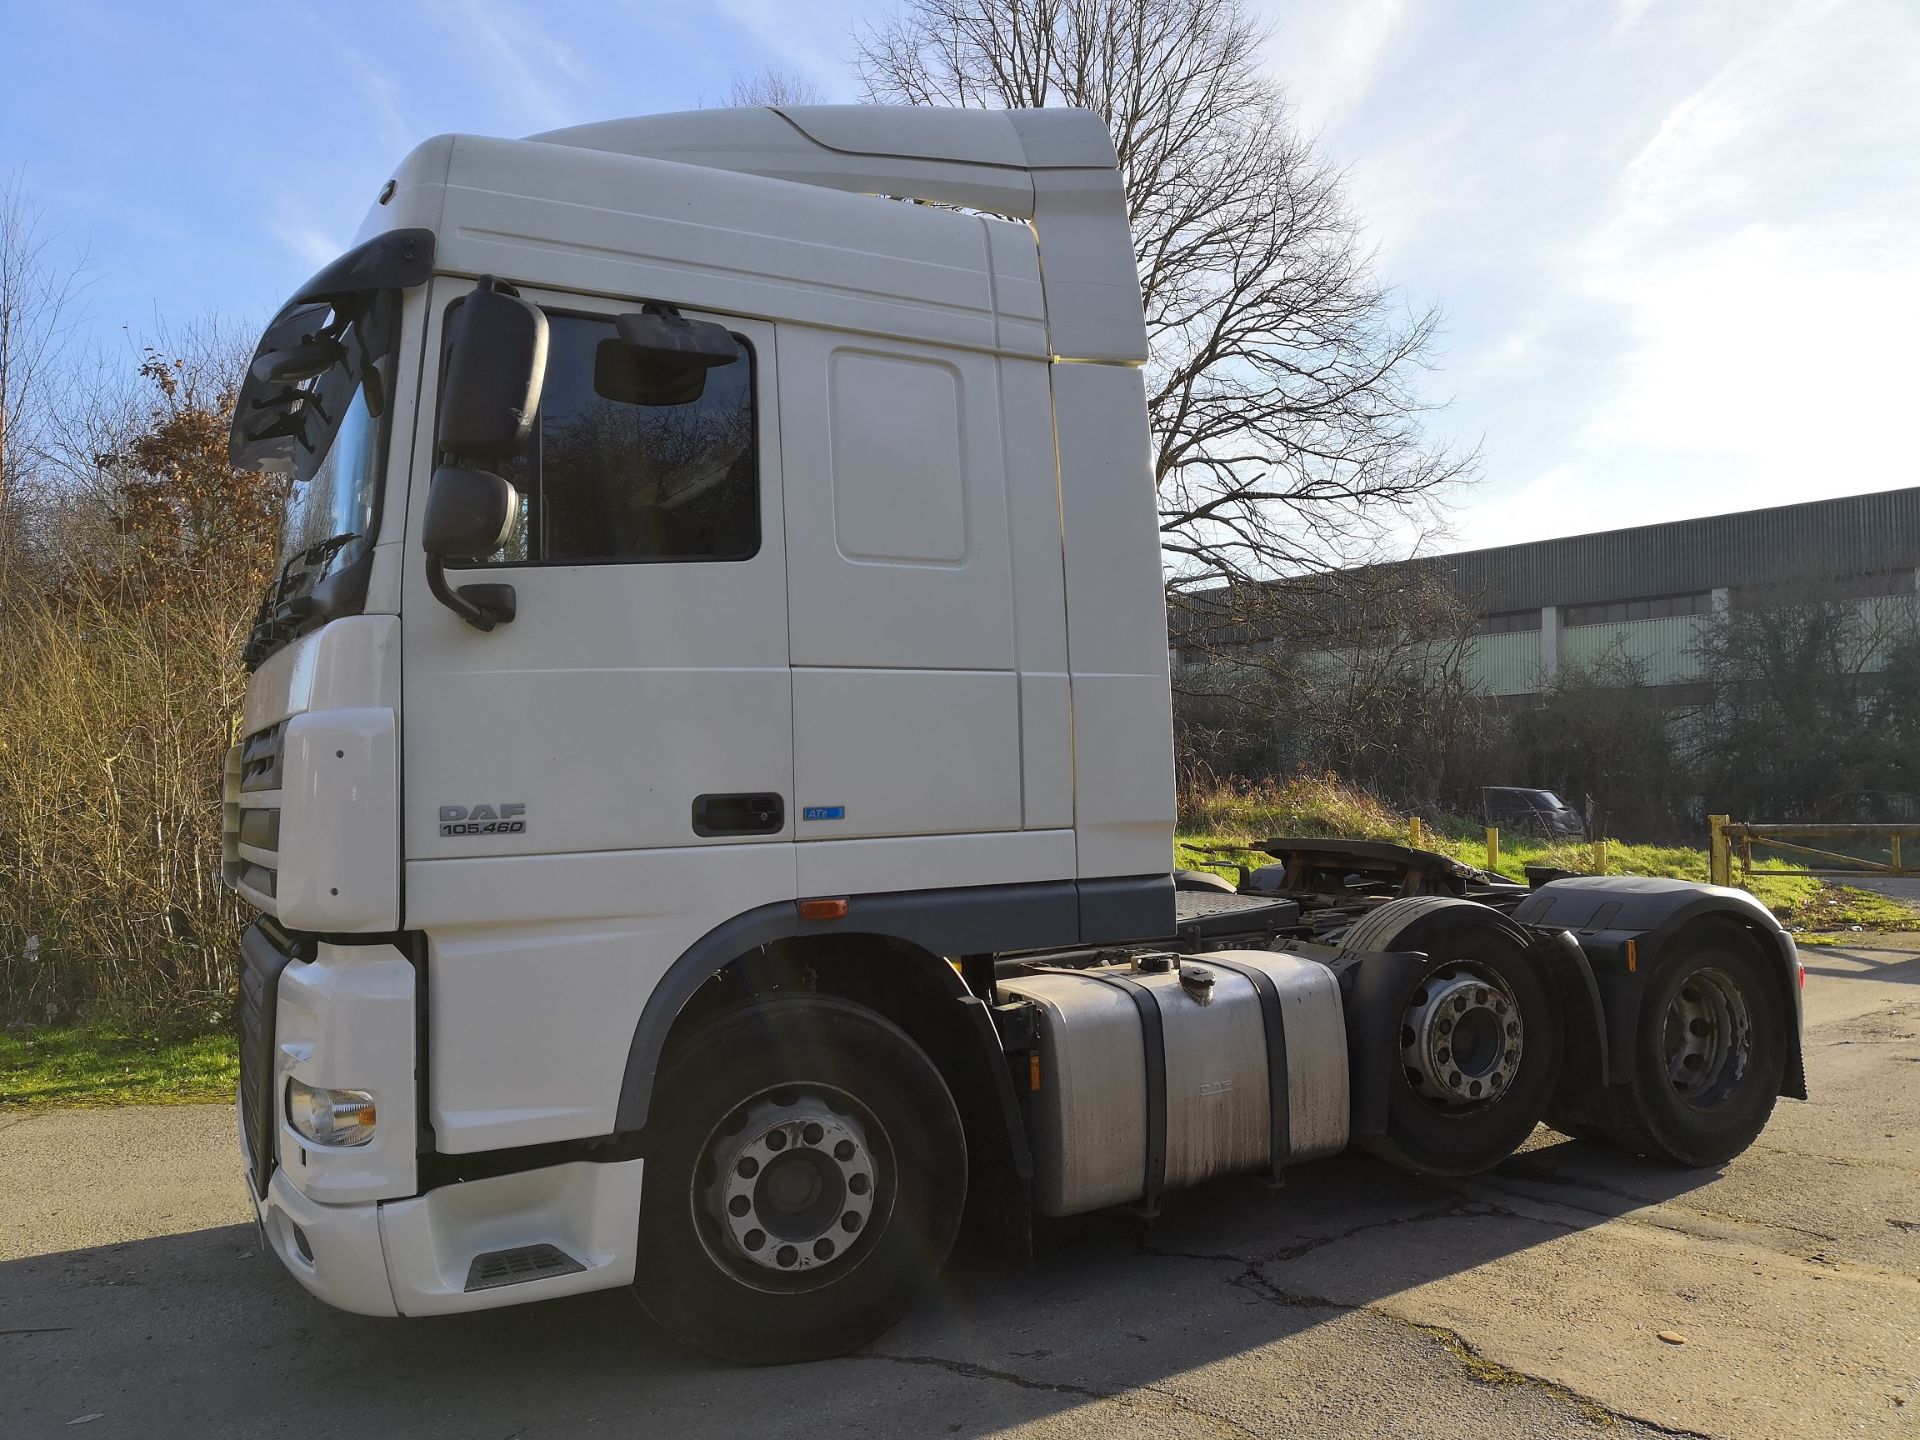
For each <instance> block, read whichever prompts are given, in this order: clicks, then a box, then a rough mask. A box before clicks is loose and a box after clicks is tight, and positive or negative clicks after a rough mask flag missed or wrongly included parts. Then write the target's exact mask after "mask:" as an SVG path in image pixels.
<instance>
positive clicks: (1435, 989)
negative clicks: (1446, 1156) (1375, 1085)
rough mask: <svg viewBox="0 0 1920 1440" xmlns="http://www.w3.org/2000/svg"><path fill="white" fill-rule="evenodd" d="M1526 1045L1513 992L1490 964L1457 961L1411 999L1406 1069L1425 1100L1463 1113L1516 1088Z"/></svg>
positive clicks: (1403, 1050)
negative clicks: (1515, 1078) (1516, 1080)
mask: <svg viewBox="0 0 1920 1440" xmlns="http://www.w3.org/2000/svg"><path fill="white" fill-rule="evenodd" d="M1525 1044H1526V1027H1525V1025H1524V1024H1523V1022H1522V1021H1521V1019H1520V1002H1519V1001H1518V1000H1517V999H1515V997H1514V993H1513V990H1512V987H1510V986H1509V985H1508V984H1507V982H1506V981H1505V980H1504V979H1502V978H1501V977H1500V975H1499V974H1497V973H1496V972H1495V971H1494V970H1493V969H1492V968H1491V967H1489V966H1486V965H1480V964H1476V963H1473V962H1469V961H1454V962H1451V963H1449V964H1446V965H1442V966H1440V967H1439V968H1438V969H1437V970H1435V971H1434V972H1433V973H1432V974H1430V975H1428V976H1427V977H1426V979H1424V980H1422V981H1421V982H1420V984H1419V986H1418V987H1417V988H1415V990H1414V992H1413V996H1412V998H1411V999H1410V1000H1409V1001H1408V1002H1407V1008H1406V1013H1405V1014H1404V1016H1403V1017H1402V1019H1401V1025H1400V1064H1401V1067H1402V1069H1403V1070H1404V1071H1405V1074H1406V1078H1407V1083H1408V1084H1409V1085H1410V1086H1411V1087H1412V1088H1413V1093H1414V1094H1415V1095H1417V1096H1418V1097H1419V1098H1420V1099H1421V1100H1422V1101H1423V1102H1424V1103H1426V1104H1427V1105H1429V1106H1431V1107H1433V1108H1434V1109H1437V1110H1443V1111H1448V1112H1454V1113H1458V1112H1461V1111H1466V1110H1473V1109H1478V1108H1481V1107H1484V1106H1486V1105H1490V1104H1492V1103H1493V1102H1494V1101H1496V1100H1498V1099H1499V1098H1500V1097H1501V1096H1503V1095H1505V1094H1506V1093H1507V1092H1508V1090H1510V1089H1511V1088H1512V1086H1513V1080H1514V1077H1515V1076H1516V1075H1517V1074H1518V1073H1519V1070H1520V1061H1521V1058H1522V1056H1523V1055H1524V1053H1525Z"/></svg>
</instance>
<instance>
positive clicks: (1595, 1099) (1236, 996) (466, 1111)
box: [224, 106, 1804, 1361]
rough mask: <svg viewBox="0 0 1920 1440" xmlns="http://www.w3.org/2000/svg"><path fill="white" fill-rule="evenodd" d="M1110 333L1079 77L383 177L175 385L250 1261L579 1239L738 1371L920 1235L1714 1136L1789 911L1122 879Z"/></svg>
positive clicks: (603, 1277) (1138, 762)
mask: <svg viewBox="0 0 1920 1440" xmlns="http://www.w3.org/2000/svg"><path fill="white" fill-rule="evenodd" d="M903 201H924V202H932V203H924V204H912V203H903ZM1003 217H1012V218H1003ZM1146 358H1147V347H1146V336H1145V330H1144V325H1143V321H1142V315H1141V305H1140V294H1139V288H1138V284H1137V280H1136V275H1135V270H1134V259H1133V253H1132V248H1131V246H1130V243H1129V237H1128V229H1127V211H1126V203H1125V197H1124V194H1123V191H1122V186H1121V181H1120V177H1119V175H1118V173H1117V171H1116V168H1115V158H1114V151H1113V148H1112V145H1111V143H1110V142H1109V139H1108V137H1107V135H1106V133H1105V132H1104V130H1103V128H1102V126H1101V124H1100V122H1099V121H1098V119H1097V118H1096V117H1094V116H1093V115H1091V114H1088V113H1085V112H1079V111H1071V110H1034V111H1011V112H1005V113H997V112H994V113H989V112H954V111H930V110H909V109H882V108H872V107H831V106H830V107H817V108H804V109H801V108H796V109H778V110H776V109H742V110H731V111H729V110H710V111H701V112H698V113H694V114H684V115H662V116H655V117H650V118H642V119H633V120H620V121H613V122H609V123H605V124H598V125H588V126H583V127H580V128H577V129H571V130H562V131H556V132H553V133H551V134H546V135H540V136H535V137H533V138H530V139H525V140H494V139H481V138H475V137H469V136H443V137H441V138H438V139H435V140H430V141H428V142H427V143H426V144H424V145H422V146H421V147H420V148H418V149H417V150H415V151H414V152H413V153H412V154H411V155H409V156H408V157H407V158H406V160H405V161H403V162H402V163H401V165H400V167H399V169H398V170H397V171H396V172H395V173H394V175H393V176H392V178H391V179H389V180H388V181H387V182H386V183H385V185H384V186H383V187H382V188H381V190H380V191H379V197H378V201H377V203H376V204H375V205H374V206H373V207H372V209H371V211H370V212H369V215H368V218H367V221H366V223H365V225H364V226H363V227H362V230H361V233H360V235H359V237H358V239H357V241H356V243H355V244H354V246H353V247H352V248H351V249H350V250H349V251H348V252H347V253H346V254H345V255H343V256H342V257H341V258H340V259H339V260H338V261H336V262H335V263H333V264H331V265H329V266H328V267H326V268H325V269H324V270H323V271H322V272H321V273H320V274H319V275H317V276H315V277H314V278H313V280H312V281H310V282H309V283H308V284H307V285H305V286H304V287H302V288H301V289H300V291H299V292H298V293H297V294H296V295H295V296H294V297H293V298H292V300H291V301H289V303H288V304H287V306H286V307H285V308H284V309H283V310H282V311H281V312H280V313H279V314H278V315H277V316H276V317H275V319H274V320H273V322H272V323H271V325H270V326H269V327H268V329H267V331H266V333H265V335H264V336H263V337H262V339H261V342H260V346H259V350H258V353H257V355H256V357H255V359H254V361H253V363H252V366H251V369H250V373H249V378H248V380H247V383H246V386H245V389H244V393H243V394H242V395H241V397H240V400H239V404H238V408H237V412H236V417H235V422H234V436H233V458H234V462H235V463H236V464H237V465H240V466H247V467H252V466H280V467H286V468H287V469H289V470H290V471H291V474H292V478H293V481H294V484H293V489H292V500H291V503H290V506H289V510H288V516H287V522H286V530H285V537H284V547H283V550H282V564H281V568H280V572H279V576H278V578H277V580H276V581H275V582H274V583H273V585H272V586H271V587H270V588H269V591H268V593H267V594H266V595H265V596H263V597H262V601H261V606H260V613H259V617H258V623H257V625H256V626H255V628H254V632H253V637H252V639H251V641H250V643H249V644H248V646H247V653H246V660H247V664H248V666H249V669H250V670H251V671H252V679H251V683H250V686H249V689H248V693H247V698H246V706H245V716H244V723H243V724H242V726H241V737H240V740H239V743H238V744H237V745H236V746H235V748H234V751H233V754H232V756H231V758H230V761H229V767H228V774H227V781H226V811H225V815H226V820H225V825H226V836H225V856H224V861H225V866H224V869H225V874H226V876H227V879H228V882H229V883H230V884H231V885H232V886H233V887H234V888H235V889H236V890H237V891H238V892H239V894H240V895H241V896H242V897H244V898H245V900H246V901H247V902H248V903H249V904H250V905H251V906H252V907H253V908H255V909H256V910H258V911H259V919H258V921H257V923H255V924H254V925H253V926H252V927H251V928H250V929H249V930H248V931H247V933H246V937H245V942H244V947H243V949H244V964H243V973H242V977H241V998H240V1006H239V1010H240V1023H241V1031H242V1036H241V1053H242V1079H241V1090H240V1129H241V1137H240V1138H241V1144H242V1150H243V1154H244V1161H245V1168H246V1173H247V1181H248V1184H249V1186H250V1187H251V1191H252V1194H253V1198H254V1202H255V1205H256V1207H257V1210H258V1214H259V1218H260V1221H261V1224H262V1227H263V1230H264V1233H265V1235H266V1237H267V1240H268V1242H269V1244H270V1246H271V1248H272V1249H273V1251H274V1252H275V1254H277V1255H278V1257H279V1258H280V1260H281V1261H282V1262H283V1263H284V1264H285V1266H286V1267H287V1268H288V1269H289V1270H290V1271H292V1272H293V1274H294V1275H295V1276H296V1277H297V1278H298V1279H299V1280H300V1282H301V1283H302V1284H304V1285H305V1286H306V1287H307V1288H308V1289H309V1290H311V1291H312V1292H313V1293H314V1294H316V1295H318V1296H319V1297H321V1298H322V1299H324V1300H326V1301H328V1302H329V1303H331V1304H334V1305H337V1306H340V1307H342V1308H345V1309H348V1310H353V1311H359V1312H363V1313H366V1314H371V1315H393V1314H404V1315H435V1314H444V1313H448V1312H453V1311H461V1310H472V1309H477V1308H481V1307H486V1306H496V1305H506V1304H516V1303H520V1302H524V1301H532V1300H540V1299H547V1298H550V1297H554V1296H561V1295H568V1294H573V1293H577V1292H580V1291H586V1290H593V1289H598V1288H602V1287H609V1286H621V1285H632V1286H634V1287H635V1289H636V1290H637V1291H638V1293H639V1296H640V1298H641V1299H642V1301H643V1302H644V1303H645V1305H646V1307H647V1308H648V1310H649V1311H650V1312H651V1313H652V1314H653V1315H655V1316H656V1317H657V1318H658V1319H659V1320H660V1321H661V1322H662V1323H663V1324H664V1325H665V1326H666V1327H668V1328H669V1329H670V1330H672V1331H674V1332H675V1333H677V1334H679V1335H681V1336H683V1337H685V1338H686V1339H687V1340H689V1341H691V1342H692V1343H694V1344H696V1345H698V1346H702V1347H704V1348H706V1349H707V1350H709V1351H712V1352H714V1353H717V1354H719V1355H722V1356H727V1357H731V1358H733V1359H737V1360H742V1361H782V1360H793V1359H800V1358H805V1357H810V1356H821V1355H828V1354H833V1353H838V1352H841V1351H844V1350H846V1349H848V1348H851V1347H853V1346H855V1345H858V1344H859V1343H861V1342H862V1341H864V1340H866V1339H867V1338H869V1337H870V1336H872V1335H874V1334H875V1333H877V1332H878V1331H880V1330H881V1329H883V1328H884V1327H885V1326H887V1325H888V1324H890V1323H891V1322H892V1321H893V1320H894V1319H895V1318H897V1317H898V1316H899V1315H900V1314H901V1313H902V1311H903V1310H904V1308H905V1307H906V1306H907V1305H908V1304H909V1303H910V1302H911V1300H912V1298H913V1296H914V1294H915V1292H916V1291H917V1290H918V1289H919V1288H920V1287H921V1286H922V1285H923V1284H925V1282H926V1281H927V1280H928V1279H929V1277H930V1276H931V1275H932V1274H933V1273H934V1271H935V1270H936V1269H937V1268H938V1267H939V1266H940V1264H941V1263H942V1262H943V1260H944V1259H945V1258H946V1256H947V1254H948V1252H949V1250H950V1248H951V1247H952V1245H953V1244H954V1242H955V1239H956V1236H957V1235H958V1234H959V1233H960V1231H961V1229H962V1227H963V1225H965V1226H967V1227H970V1228H972V1229H974V1230H976V1231H977V1232H978V1233H979V1234H980V1235H982V1236H983V1237H985V1238H987V1239H988V1240H990V1241H992V1242H994V1243H997V1244H999V1245H1000V1246H1002V1247H1004V1248H1006V1249H1007V1250H1009V1251H1010V1252H1012V1253H1013V1254H1015V1255H1025V1254H1030V1253H1031V1246H1032V1244H1033V1233H1034V1231H1033V1217H1034V1216H1035V1215H1042V1216H1064V1215H1072V1214H1076V1213H1081V1212H1086V1211H1091V1210H1096V1209H1104V1208H1110V1207H1130V1208H1132V1209H1134V1210H1136V1211H1138V1212H1140V1213H1142V1214H1143V1215H1151V1214H1152V1213H1153V1212H1154V1211H1155V1209H1156V1208H1157V1207H1158V1205H1159V1203H1160V1198H1161V1195H1162V1194H1163V1193H1164V1192H1167V1191H1171V1190H1175V1189H1178V1188H1180V1187H1183V1186H1188V1185H1193V1184H1197V1183H1199V1182H1202V1181H1205V1180H1209V1179H1212V1178H1214V1177H1219V1176H1229V1175H1248V1174H1252V1175H1258V1176H1262V1177H1265V1178H1267V1179H1270V1180H1274V1179H1278V1178H1279V1176H1280V1174H1281V1172H1282V1171H1283V1170H1284V1169H1285V1168H1286V1167H1287V1166H1289V1165H1292V1164H1295V1163H1298V1162H1301V1161H1304V1160H1309V1159H1312V1158H1314V1157H1317V1156H1324V1155H1330V1154H1332V1153H1334V1152H1336V1151H1339V1150H1341V1149H1343V1148H1345V1147H1346V1146H1347V1145H1349V1143H1357V1144H1362V1145H1365V1146H1367V1147H1369V1148H1371V1149H1372V1150H1374V1151H1376V1152H1377V1153H1379V1154H1382V1155H1384V1156H1386V1157H1387V1158H1389V1159H1390V1160H1393V1161H1395V1162H1397V1163H1400V1164H1403V1165H1405V1166H1407V1167H1409V1168H1411V1169H1413V1170H1415V1171H1420V1172H1427V1173H1437V1174H1461V1173H1467V1172H1470V1171H1473V1170H1477V1169H1484V1168H1485V1167H1487V1166H1490V1165H1493V1164H1495V1163H1497V1162H1498V1161H1499V1160H1501V1159H1502V1158H1503V1157H1504V1156H1506V1155H1507V1154H1508V1153H1510V1152H1511V1151H1512V1150H1513V1148H1514V1147H1515V1146H1517V1145H1518V1144H1519V1143H1520V1142H1521V1141H1522V1140H1523V1139H1524V1138H1525V1137H1526V1136H1527V1134H1529V1133H1530V1132H1531V1131H1532V1130H1533V1128H1534V1126H1535V1125H1536V1124H1537V1123H1539V1122H1540V1121H1541V1120H1542V1118H1543V1117H1544V1118H1547V1119H1549V1120H1551V1121H1552V1122H1553V1123H1555V1124H1557V1125H1560V1126H1562V1127H1563V1128H1567V1129H1569V1130H1573V1131H1575V1132H1577V1133H1582V1134H1588V1135H1592V1136H1595V1137H1599V1138H1603V1139H1607V1140H1611V1141H1613V1142H1615V1143H1618V1144H1620V1145H1623V1146H1625V1147H1627V1148H1630V1149H1633V1150H1636V1151H1638V1152H1640V1153H1644V1154H1649V1155H1658V1156H1663V1157H1666V1158H1668V1159H1670V1160H1674V1161H1677V1162H1679V1163H1684V1164H1712V1163H1717V1162H1720V1161H1723V1160H1725V1159H1726V1158H1728V1157H1729V1156H1731V1155H1733V1154H1734V1153H1736V1152H1737V1151H1739V1150H1740V1149H1741V1148H1743V1147H1744V1146H1745V1145H1746V1144H1747V1143H1748V1142H1749V1141H1750V1140H1751V1139H1752V1138H1753V1136H1754V1135H1755V1134H1756V1133H1757V1132H1758V1131H1759V1129H1760V1127H1761V1126H1762V1125H1763V1124H1764V1123H1765V1121H1766V1118H1767V1116H1768V1114H1769V1113H1770V1111H1771V1108H1772V1105H1773V1101H1774V1097H1775V1096H1776V1095H1777V1094H1782V1093H1785V1094H1796V1095H1797V1094H1803V1093H1804V1087H1803V1082H1802V1079H1801V1067H1800V1047H1799V1033H1800V1027H1799V995H1798V979H1799V976H1800V973H1801V972H1800V969H1799V965H1798V961H1797V958H1796V956H1795V953H1794V949H1793V945H1792V942H1791V940H1790V939H1789V938H1788V937H1787V936H1786V935H1785V934H1784V933H1783V932H1782V930H1781V929H1780V927H1779V925H1778V924H1777V923H1775V921H1774V920H1773V918H1772V916H1771V915H1769V914H1768V913H1767V912H1766V911H1765V910H1764V909H1762V908H1761V907H1760V906H1758V905H1757V904H1755V903H1754V902H1753V901H1752V900H1751V899H1749V898H1748V897H1746V896H1744V895H1742V894H1739V893H1737V892H1731V891H1716V890H1710V889H1707V888H1704V887H1698V886H1689V885H1680V884H1677V883H1674V882H1670V881H1648V880H1631V879H1621V878H1614V879H1605V878H1592V877H1584V878H1583V877H1563V878H1554V877H1548V876H1538V877H1535V878H1536V880H1538V881H1539V882H1541V883H1538V884H1536V885H1534V886H1532V887H1528V886H1522V885H1519V884H1515V883H1512V882H1508V881H1506V880H1504V879H1503V878H1501V877H1497V876H1490V875H1485V874H1482V873H1480V872H1476V871H1470V870H1467V869H1466V868H1464V867H1461V866H1458V865H1455V864H1452V863H1451V862H1449V861H1446V860H1443V859H1441V858H1440V857H1438V856H1435V855H1431V854H1427V853H1424V852H1420V851H1410V850H1403V849H1399V848H1398V847H1393V846H1380V845H1364V844H1343V843H1340V842H1333V841H1289V840H1285V839H1276V840H1274V841H1272V842H1269V844H1268V845H1267V847H1266V848H1267V849H1269V850H1270V851H1272V853H1273V854H1274V856H1275V859H1276V863H1275V864H1274V865H1272V866H1267V867H1262V868H1260V869H1258V870H1255V871H1252V872H1249V873H1244V874H1243V876H1242V882H1241V883H1240V884H1238V885H1234V884H1232V883H1230V882H1227V881H1224V880H1221V879H1219V878H1217V877H1212V876H1182V877H1179V878H1178V879H1176V877H1175V876H1174V875H1173V874H1171V873H1170V869H1169V865H1170V856H1171V842H1172V830H1173V823H1174V783H1173V769H1172V751H1171V743H1170V719H1169V704H1168V681H1167V648H1166V621H1165V609H1164V603H1163V598H1162V596H1163V592H1162V580H1161V556H1160V547H1159V535H1158V528H1157V521H1156V510H1155V501H1154V492H1153V483H1152V480H1151V478H1150V476H1149V474H1148V467H1147V455H1148V443H1147V417H1146V404H1145V396H1144V388H1143V371H1142V365H1143V362H1144V361H1145V360H1146Z"/></svg>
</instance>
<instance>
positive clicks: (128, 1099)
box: [0, 1020, 240, 1107]
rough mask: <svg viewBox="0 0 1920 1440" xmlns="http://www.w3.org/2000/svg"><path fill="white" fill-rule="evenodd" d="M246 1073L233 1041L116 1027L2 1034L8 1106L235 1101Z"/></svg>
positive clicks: (98, 1024)
mask: <svg viewBox="0 0 1920 1440" xmlns="http://www.w3.org/2000/svg"><path fill="white" fill-rule="evenodd" d="M239 1066H240V1060H239V1055H238V1053H237V1052H236V1050H235V1048H234V1042H233V1038H232V1037H231V1036H229V1035H226V1034H219V1035H193V1034H186V1035H175V1034H169V1033H166V1032H163V1031H157V1030H150V1029H143V1028H141V1027H139V1026H131V1025H125V1024H121V1023H119V1022H117V1021H109V1020H97V1021H91V1022H89V1023H87V1024H84V1025H70V1026H60V1027H57V1028H52V1029H45V1030H26V1031H0V1107H16V1106H27V1105H133V1104H140V1105H156V1104H160V1105H169V1104H184V1103H187V1102H189V1101H195V1100H229V1099H232V1098H233V1091H234V1085H235V1083H236V1081H237V1079H238V1076H239Z"/></svg>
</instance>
